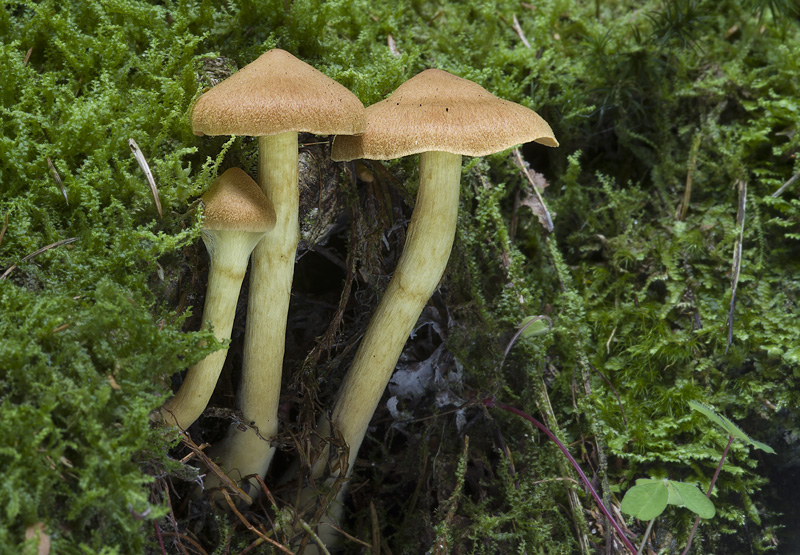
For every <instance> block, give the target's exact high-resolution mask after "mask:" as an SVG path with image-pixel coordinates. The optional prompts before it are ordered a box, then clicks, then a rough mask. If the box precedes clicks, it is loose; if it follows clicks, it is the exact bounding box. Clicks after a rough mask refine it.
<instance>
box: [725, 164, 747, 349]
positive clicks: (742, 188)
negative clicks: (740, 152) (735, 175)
mask: <svg viewBox="0 0 800 555" xmlns="http://www.w3.org/2000/svg"><path fill="white" fill-rule="evenodd" d="M736 186H737V187H739V207H738V209H737V211H736V227H738V228H739V236H738V237H737V238H736V246H735V247H734V248H733V265H732V266H733V267H732V270H731V271H732V275H731V304H730V307H729V309H728V344H727V346H726V347H725V354H727V353H728V350H729V349H730V348H731V343H733V309H734V306H735V303H736V286H737V285H738V284H739V272H740V271H741V269H742V242H743V239H744V211H745V203H746V202H747V182H746V181H745V180H743V179H740V180H738V181H737V182H736Z"/></svg>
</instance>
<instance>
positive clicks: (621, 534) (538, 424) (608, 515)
mask: <svg viewBox="0 0 800 555" xmlns="http://www.w3.org/2000/svg"><path fill="white" fill-rule="evenodd" d="M483 404H484V406H487V407H497V408H498V409H503V410H505V411H508V412H512V413H514V414H516V415H517V416H521V417H522V418H524V419H525V420H527V421H528V422H530V423H531V424H533V425H534V426H536V427H537V428H539V429H540V430H541V431H542V433H544V434H545V435H546V436H547V437H549V438H550V439H551V440H552V441H553V442H554V443H555V444H556V445H557V446H558V448H559V449H561V452H562V453H564V456H565V457H567V459H569V462H570V464H572V467H573V468H574V469H575V471H576V472H577V473H578V476H580V478H581V481H582V482H583V485H584V486H586V489H588V490H589V493H591V494H592V497H593V498H594V501H595V503H597V506H598V507H599V508H600V510H601V511H603V514H604V515H605V516H606V518H607V519H608V521H609V522H610V523H611V526H613V527H614V530H616V531H617V534H618V535H619V537H620V539H621V540H622V543H624V544H625V547H627V548H628V549H629V550H630V552H631V553H636V548H635V547H634V546H633V544H632V543H631V541H630V540H629V539H628V538H627V537H626V536H625V533H624V532H623V531H622V528H620V526H619V524H617V521H616V520H615V519H614V517H613V516H611V513H609V512H608V509H606V506H605V505H604V504H603V501H602V500H601V499H600V496H599V495H598V494H597V491H595V489H594V487H593V486H592V483H591V482H590V481H589V478H587V477H586V474H584V473H583V470H581V467H580V465H578V461H576V460H575V458H574V457H573V456H572V455H571V454H570V452H569V451H567V448H566V447H565V446H564V444H563V443H561V441H559V439H558V438H557V437H556V436H555V434H553V432H551V431H550V429H549V428H548V427H547V426H545V425H544V424H542V423H541V422H539V421H538V420H536V419H535V418H534V417H532V416H530V415H529V414H526V413H524V412H522V411H521V410H519V409H517V408H514V407H512V406H509V405H504V404H503V403H496V402H495V400H494V399H493V398H491V397H489V398H487V399H484V400H483ZM712 484H713V483H712Z"/></svg>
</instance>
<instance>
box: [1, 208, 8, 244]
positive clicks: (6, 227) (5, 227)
mask: <svg viewBox="0 0 800 555" xmlns="http://www.w3.org/2000/svg"><path fill="white" fill-rule="evenodd" d="M7 229H8V213H6V217H5V218H4V221H3V229H0V245H2V244H3V237H5V235H6V230H7Z"/></svg>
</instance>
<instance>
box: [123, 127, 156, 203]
mask: <svg viewBox="0 0 800 555" xmlns="http://www.w3.org/2000/svg"><path fill="white" fill-rule="evenodd" d="M128 146H129V147H131V152H133V157H134V158H136V161H137V162H138V163H139V167H140V168H142V171H143V172H144V176H145V177H146V178H147V182H148V183H149V184H150V191H151V192H152V193H153V201H155V203H156V210H158V217H159V218H163V217H164V215H163V214H162V213H161V199H160V198H159V197H158V187H157V186H156V180H155V179H153V173H152V172H151V171H150V166H149V165H148V163H147V160H145V158H144V154H142V149H140V148H139V145H138V144H136V141H134V140H133V139H128Z"/></svg>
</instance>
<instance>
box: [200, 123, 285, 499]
mask: <svg viewBox="0 0 800 555" xmlns="http://www.w3.org/2000/svg"><path fill="white" fill-rule="evenodd" d="M258 147H259V148H258V184H259V186H260V187H261V189H262V190H263V191H264V193H265V194H266V196H267V198H268V199H269V200H270V202H271V203H272V205H273V207H274V209H275V216H276V223H275V228H274V229H273V230H272V231H271V232H269V233H268V234H267V235H266V236H265V237H264V239H262V240H261V242H260V243H259V244H258V245H257V246H256V248H255V250H254V251H253V257H252V258H253V262H252V267H251V270H250V295H249V298H248V302H247V327H246V330H245V340H244V355H243V361H242V381H241V385H240V387H239V407H240V408H241V410H242V413H243V417H244V421H245V423H246V424H248V425H250V424H252V426H253V427H251V428H248V429H247V430H246V431H244V432H242V431H241V430H239V429H237V427H236V426H235V425H234V426H231V428H230V430H229V433H228V437H227V438H226V440H225V441H224V442H223V444H222V445H221V446H219V447H218V448H217V449H215V452H216V453H217V460H218V462H219V464H220V466H221V467H222V468H223V469H225V471H226V472H227V473H228V475H229V476H231V478H234V479H237V480H238V479H241V478H243V477H244V476H247V475H249V474H259V475H261V476H264V475H265V474H266V472H267V469H268V468H269V464H270V462H271V460H272V456H273V454H274V453H275V449H274V448H273V447H271V446H270V443H269V440H270V439H272V438H273V437H274V436H275V435H276V434H277V433H278V403H279V400H280V387H281V373H282V370H283V355H284V350H285V345H286V319H287V315H288V312H289V298H290V295H291V288H292V277H293V275H294V264H295V256H296V251H297V242H298V240H299V238H300V227H299V224H298V211H299V202H300V196H299V190H298V184H297V178H298V154H297V133H295V132H289V133H282V134H279V135H271V136H268V137H259V141H258ZM256 430H257V433H256ZM259 436H260V437H259ZM212 485H213V484H212ZM255 486H256V482H255V480H251V491H252V488H254V487H255Z"/></svg>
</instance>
